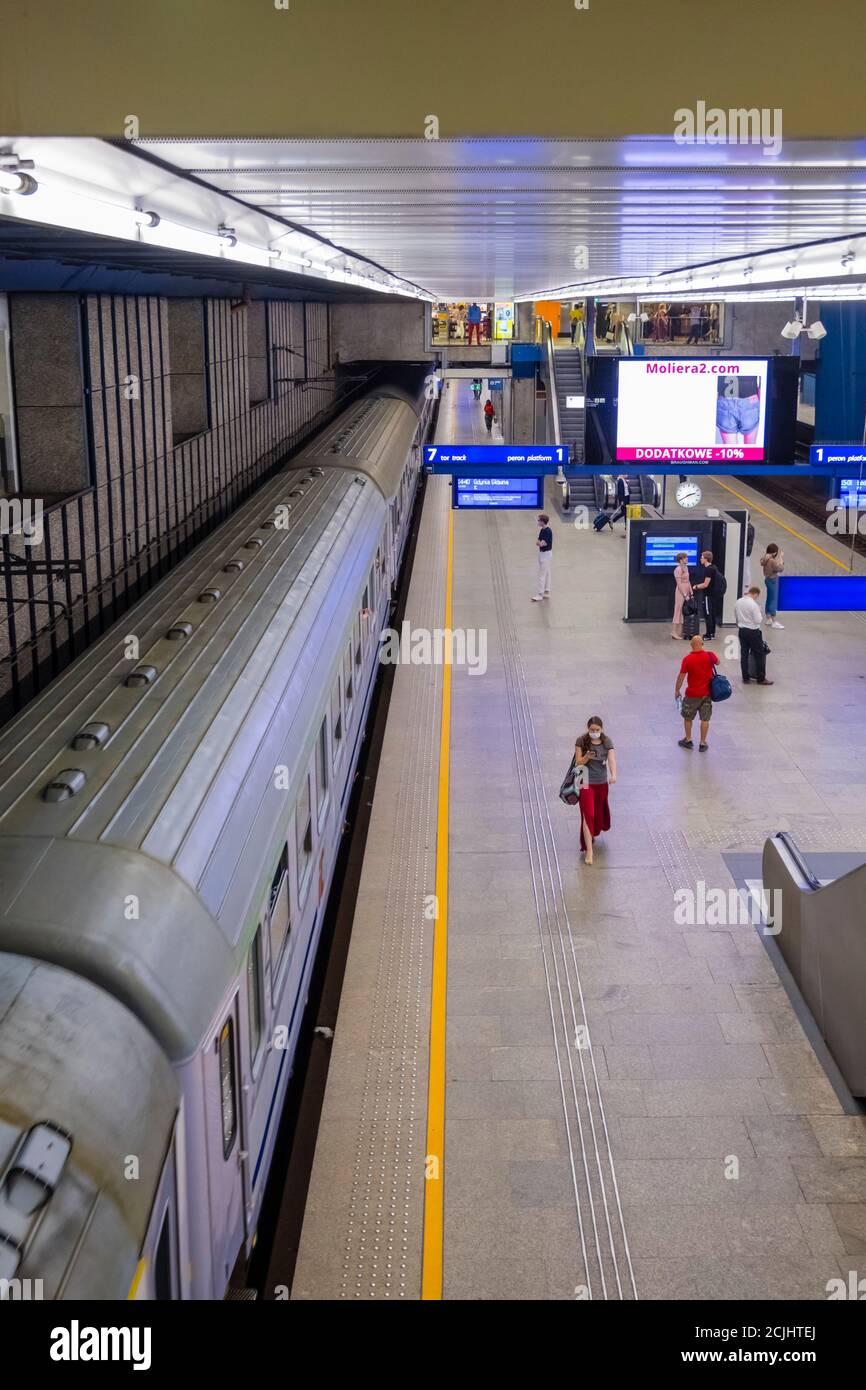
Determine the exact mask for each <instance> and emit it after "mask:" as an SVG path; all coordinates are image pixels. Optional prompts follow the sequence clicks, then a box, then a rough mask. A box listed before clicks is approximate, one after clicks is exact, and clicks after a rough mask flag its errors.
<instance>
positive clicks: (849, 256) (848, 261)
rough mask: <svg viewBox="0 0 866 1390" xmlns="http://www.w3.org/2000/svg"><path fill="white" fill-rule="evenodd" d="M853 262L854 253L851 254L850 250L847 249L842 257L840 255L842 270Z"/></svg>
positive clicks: (846, 268) (848, 267) (847, 268)
mask: <svg viewBox="0 0 866 1390" xmlns="http://www.w3.org/2000/svg"><path fill="white" fill-rule="evenodd" d="M853 264H854V254H853V252H852V251H849V252H848V254H847V255H846V256H843V257H842V269H843V270H850V269H851V267H852V265H853Z"/></svg>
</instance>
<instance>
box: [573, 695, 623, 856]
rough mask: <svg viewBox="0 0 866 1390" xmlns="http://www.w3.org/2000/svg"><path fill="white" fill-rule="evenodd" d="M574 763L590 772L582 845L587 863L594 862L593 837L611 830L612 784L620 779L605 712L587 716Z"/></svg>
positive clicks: (583, 794) (582, 806)
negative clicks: (602, 715)
mask: <svg viewBox="0 0 866 1390" xmlns="http://www.w3.org/2000/svg"><path fill="white" fill-rule="evenodd" d="M574 762H575V766H576V767H585V768H586V771H587V777H588V781H587V784H586V786H585V787H581V789H580V848H581V849H582V850H583V859H584V863H585V864H591V863H592V842H593V840H594V839H595V837H596V835H601V834H602V833H603V831H605V830H610V806H609V804H608V799H607V797H608V785H610V786H613V784H614V783H615V782H616V754H615V753H614V751H613V740H612V739H610V738H608V736H607V734H606V733H605V732H604V725H603V724H602V721H601V715H599V714H591V715H590V716H589V719H587V721H586V733H585V734H581V736H580V738H579V739H578V740H577V743H576V744H575V745H574Z"/></svg>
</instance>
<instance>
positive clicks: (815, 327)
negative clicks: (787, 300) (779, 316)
mask: <svg viewBox="0 0 866 1390" xmlns="http://www.w3.org/2000/svg"><path fill="white" fill-rule="evenodd" d="M803 332H805V334H806V337H807V338H812V339H813V340H814V339H818V340H820V339H821V338H826V336H827V330H826V328H825V327H824V325H823V323H822V322H821V320H820V319H816V320H815V322H814V323H810V324H809V326H808V327H807V326H806V324H805V323H803V321H802V319H801V318H800V316H799V314H795V315H794V317H793V318H792V319H789V320H788V322H787V323H786V324H785V327H784V328H783V329H782V337H783V338H788V339H793V338H799V336H800V334H801V333H803Z"/></svg>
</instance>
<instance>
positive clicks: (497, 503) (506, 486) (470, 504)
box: [453, 474, 542, 511]
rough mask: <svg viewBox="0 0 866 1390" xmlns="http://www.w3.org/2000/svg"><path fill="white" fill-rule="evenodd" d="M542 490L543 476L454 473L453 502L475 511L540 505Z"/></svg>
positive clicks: (455, 504) (456, 505) (457, 505)
mask: <svg viewBox="0 0 866 1390" xmlns="http://www.w3.org/2000/svg"><path fill="white" fill-rule="evenodd" d="M541 489H542V480H541V479H540V478H508V477H504V476H499V475H495V474H494V475H491V476H488V477H486V478H474V477H469V478H466V477H460V476H457V475H455V478H454V496H453V505H454V506H455V507H460V508H467V509H470V508H471V509H474V510H475V511H481V510H484V509H487V508H495V509H496V510H497V511H501V510H504V509H507V508H511V509H513V508H519V507H524V508H526V507H540V506H541Z"/></svg>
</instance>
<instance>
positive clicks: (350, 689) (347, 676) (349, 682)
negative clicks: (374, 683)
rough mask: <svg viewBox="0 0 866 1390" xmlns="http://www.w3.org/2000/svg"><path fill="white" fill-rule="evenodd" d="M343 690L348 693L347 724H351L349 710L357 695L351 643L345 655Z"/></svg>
mask: <svg viewBox="0 0 866 1390" xmlns="http://www.w3.org/2000/svg"><path fill="white" fill-rule="evenodd" d="M343 689H344V690H345V692H346V724H347V726H348V723H349V710H350V708H351V705H352V697H353V695H354V694H355V685H354V681H353V679H352V643H351V642H350V643H349V645H348V647H347V648H346V650H345V652H344V653H343Z"/></svg>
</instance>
